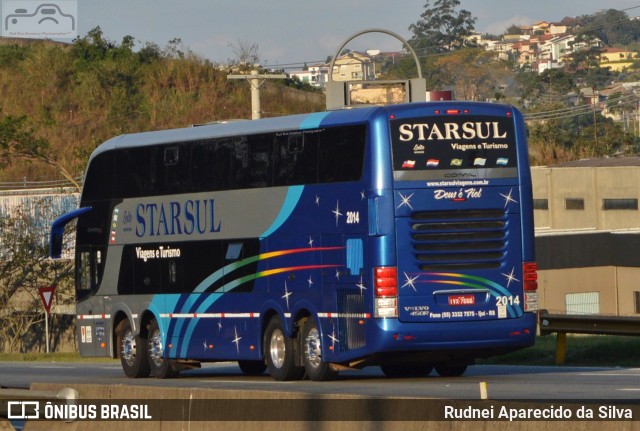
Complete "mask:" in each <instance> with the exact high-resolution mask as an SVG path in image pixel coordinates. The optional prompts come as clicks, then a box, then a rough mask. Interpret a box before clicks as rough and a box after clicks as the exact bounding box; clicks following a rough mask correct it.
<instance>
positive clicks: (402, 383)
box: [0, 361, 640, 400]
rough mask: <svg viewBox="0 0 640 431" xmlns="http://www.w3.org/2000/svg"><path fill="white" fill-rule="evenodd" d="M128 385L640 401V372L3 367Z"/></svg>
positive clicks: (0, 380) (1, 375) (45, 377)
mask: <svg viewBox="0 0 640 431" xmlns="http://www.w3.org/2000/svg"><path fill="white" fill-rule="evenodd" d="M35 382H46V383H67V384H69V385H70V386H72V385H73V383H84V384H87V383H93V384H103V385H115V384H127V385H147V386H163V387H186V388H210V389H234V390H260V391H270V392H304V393H308V394H355V395H362V396H368V397H394V396H397V397H425V398H442V399H479V398H480V389H479V387H480V382H486V384H487V388H488V395H489V397H490V398H492V399H496V400H518V399H522V400H523V399H529V400H532V399H536V400H556V399H557V400H581V399H583V400H587V399H589V400H638V399H640V368H591V367H589V368H586V367H531V366H504V365H500V366H499V365H476V366H472V367H469V369H468V370H467V372H466V373H465V374H464V375H463V376H461V377H454V378H445V377H438V376H436V375H435V373H433V374H432V375H431V376H428V377H424V378H403V379H389V378H386V377H384V375H383V374H382V372H381V371H380V369H379V368H377V367H370V368H366V369H364V370H361V371H346V372H341V373H340V376H339V378H338V379H337V380H336V381H333V382H312V381H308V380H305V381H294V382H276V381H274V380H272V379H271V377H269V376H268V375H267V374H265V375H263V376H258V377H249V376H244V375H243V374H242V373H241V372H240V369H239V368H238V367H237V365H236V364H235V363H231V362H229V363H218V364H203V368H201V369H198V370H190V371H185V372H183V373H182V374H181V375H180V377H178V378H175V379H168V380H158V379H155V378H145V379H129V378H126V377H125V376H124V374H123V372H122V369H121V368H120V363H119V362H116V361H114V362H75V363H67V362H64V363H50V362H0V386H1V387H3V388H7V387H9V388H28V387H29V385H30V384H31V383H35Z"/></svg>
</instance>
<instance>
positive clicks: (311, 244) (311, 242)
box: [307, 237, 313, 248]
mask: <svg viewBox="0 0 640 431" xmlns="http://www.w3.org/2000/svg"><path fill="white" fill-rule="evenodd" d="M307 244H309V247H311V248H313V238H311V237H309V242H308V243H307Z"/></svg>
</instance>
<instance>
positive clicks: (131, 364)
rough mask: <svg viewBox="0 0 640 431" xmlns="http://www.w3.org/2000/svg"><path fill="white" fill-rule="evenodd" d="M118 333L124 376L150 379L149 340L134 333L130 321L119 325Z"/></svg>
mask: <svg viewBox="0 0 640 431" xmlns="http://www.w3.org/2000/svg"><path fill="white" fill-rule="evenodd" d="M116 332H117V336H118V346H119V349H120V351H119V356H120V363H121V364H122V370H123V371H124V374H125V375H126V376H127V377H131V378H134V379H137V378H140V377H148V376H149V371H150V369H149V361H148V358H147V356H148V355H147V340H145V339H144V337H141V336H140V335H136V334H135V333H134V332H133V329H132V328H131V323H130V322H129V320H128V319H125V320H123V321H122V323H120V324H119V325H118V330H117V331H116Z"/></svg>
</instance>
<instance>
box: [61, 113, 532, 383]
mask: <svg viewBox="0 0 640 431" xmlns="http://www.w3.org/2000/svg"><path fill="white" fill-rule="evenodd" d="M531 196H532V191H531V178H530V171H529V164H528V155H527V145H526V133H525V126H524V121H523V118H522V115H521V114H520V112H519V111H517V110H516V109H514V108H513V107H511V106H506V105H499V104H485V103H471V102H459V101H452V102H437V103H413V104H403V105H393V106H377V107H365V108H357V109H345V110H336V111H330V112H321V113H313V114H308V115H295V116H287V117H280V118H272V119H264V120H257V121H237V122H229V123H225V124H211V125H204V126H198V127H190V128H183V129H175V130H165V131H155V132H147V133H137V134H129V135H123V136H118V137H116V138H113V139H111V140H109V141H107V142H105V143H104V144H102V145H100V146H99V147H98V148H97V149H96V150H95V151H94V153H93V154H92V156H91V158H90V160H89V164H88V167H87V170H86V174H85V180H84V186H83V190H82V196H81V201H80V205H79V208H78V209H77V210H75V211H73V212H71V213H68V214H65V215H63V216H61V217H59V218H58V220H56V222H55V223H54V225H53V227H52V234H51V250H52V256H54V257H55V256H59V254H60V249H61V246H60V245H61V243H62V236H63V234H64V226H65V224H67V223H68V222H69V221H70V220H73V219H75V218H77V225H76V245H75V255H76V297H77V312H76V313H77V335H78V341H79V350H80V353H81V354H82V355H83V356H107V357H119V358H120V360H121V363H122V367H123V369H124V372H125V374H126V375H127V376H129V377H144V376H148V375H150V374H153V375H155V376H156V377H160V378H165V377H171V376H175V375H176V374H177V373H178V372H179V371H181V370H184V369H186V368H190V367H197V366H199V364H200V363H201V362H212V361H237V362H238V363H239V366H240V368H241V369H242V371H243V372H244V373H246V374H261V373H263V372H264V371H265V370H268V372H269V373H270V374H271V376H273V378H275V379H276V380H291V379H299V378H303V377H304V376H306V377H308V378H310V379H312V380H326V379H330V378H332V377H335V376H336V374H337V373H338V372H339V371H340V370H343V369H353V368H363V367H366V366H374V365H375V366H380V367H381V368H382V370H383V372H384V373H385V374H386V375H388V376H422V375H427V374H428V373H430V372H431V371H432V369H434V368H435V370H436V372H437V373H438V374H440V375H444V376H454V375H461V374H462V373H464V372H465V370H466V368H467V366H468V365H470V364H473V363H474V361H475V360H476V359H477V358H484V357H489V356H492V355H497V354H502V353H505V352H510V351H513V350H516V349H520V348H523V347H527V346H531V345H532V344H533V343H534V340H535V332H536V330H535V329H536V314H535V312H536V310H537V293H536V289H537V282H536V278H537V275H536V269H537V268H536V264H535V259H534V235H533V217H532V213H533V211H532V204H531V202H532V197H531Z"/></svg>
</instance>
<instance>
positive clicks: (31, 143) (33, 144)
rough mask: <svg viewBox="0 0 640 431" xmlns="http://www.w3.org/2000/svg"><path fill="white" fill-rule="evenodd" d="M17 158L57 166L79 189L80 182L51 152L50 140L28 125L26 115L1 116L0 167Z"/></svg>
mask: <svg viewBox="0 0 640 431" xmlns="http://www.w3.org/2000/svg"><path fill="white" fill-rule="evenodd" d="M15 159H22V160H27V161H32V160H39V161H41V162H44V163H46V164H48V165H50V166H53V167H55V168H56V169H57V170H58V171H59V172H60V173H61V174H62V175H63V176H64V177H65V178H66V179H67V180H69V181H70V182H71V183H72V184H73V185H74V186H75V187H76V188H77V189H78V190H80V188H81V187H80V184H79V183H78V182H77V181H76V179H75V178H74V177H73V175H71V174H70V173H69V172H68V171H67V170H66V169H65V168H64V167H63V166H62V165H61V164H60V163H58V161H57V160H56V159H55V157H54V156H53V155H52V154H51V151H50V147H49V142H48V141H47V140H46V139H44V138H41V137H38V136H36V134H35V132H34V131H33V129H31V128H30V127H29V126H28V125H27V117H26V116H25V115H23V116H19V117H14V116H11V115H9V116H5V117H0V169H2V168H4V167H6V166H9V165H11V164H12V163H13V162H14V160H15Z"/></svg>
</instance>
